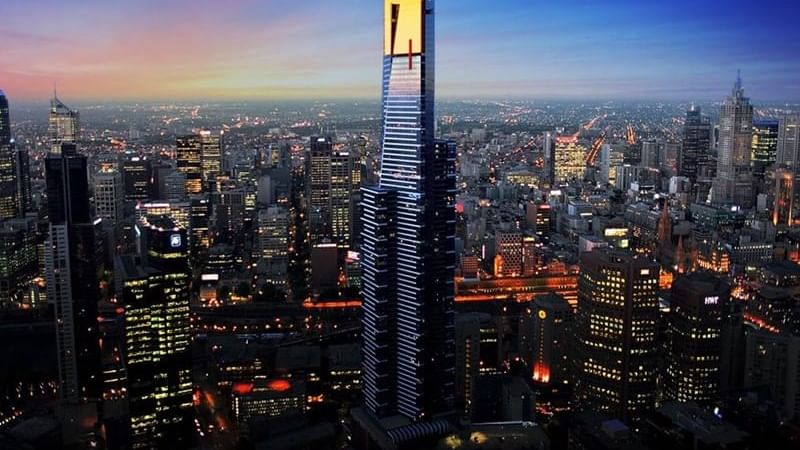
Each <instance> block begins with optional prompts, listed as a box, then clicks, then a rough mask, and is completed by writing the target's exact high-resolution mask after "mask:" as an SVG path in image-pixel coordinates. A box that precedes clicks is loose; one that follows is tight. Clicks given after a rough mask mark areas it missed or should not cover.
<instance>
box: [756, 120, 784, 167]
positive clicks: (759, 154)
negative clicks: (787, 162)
mask: <svg viewBox="0 0 800 450" xmlns="http://www.w3.org/2000/svg"><path fill="white" fill-rule="evenodd" d="M751 147H752V155H751V162H752V164H753V175H755V176H757V177H759V178H763V176H764V170H765V169H766V168H767V167H769V166H771V165H772V164H774V163H775V160H776V158H777V156H778V120H777V119H758V120H753V143H752V146H751Z"/></svg>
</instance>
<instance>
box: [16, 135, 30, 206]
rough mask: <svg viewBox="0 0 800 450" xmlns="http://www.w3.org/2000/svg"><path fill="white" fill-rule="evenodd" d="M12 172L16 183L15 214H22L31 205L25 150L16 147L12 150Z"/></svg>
mask: <svg viewBox="0 0 800 450" xmlns="http://www.w3.org/2000/svg"><path fill="white" fill-rule="evenodd" d="M14 172H15V175H16V183H17V192H16V194H17V215H19V216H24V215H25V213H26V212H28V211H30V209H31V207H32V206H33V198H32V193H31V163H30V158H29V157H28V151H27V150H25V149H21V148H18V149H16V151H14Z"/></svg>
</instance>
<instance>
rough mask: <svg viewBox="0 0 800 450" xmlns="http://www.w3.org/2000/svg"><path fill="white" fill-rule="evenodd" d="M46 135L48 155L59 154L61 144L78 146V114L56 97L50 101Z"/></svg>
mask: <svg viewBox="0 0 800 450" xmlns="http://www.w3.org/2000/svg"><path fill="white" fill-rule="evenodd" d="M47 134H48V136H49V138H50V153H61V144H75V145H77V144H78V140H79V139H80V114H79V113H78V111H73V110H71V109H69V107H67V105H65V104H64V103H62V102H61V100H59V99H58V97H56V95H55V92H54V93H53V98H52V100H50V117H49V121H48V130H47Z"/></svg>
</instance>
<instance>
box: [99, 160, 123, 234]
mask: <svg viewBox="0 0 800 450" xmlns="http://www.w3.org/2000/svg"><path fill="white" fill-rule="evenodd" d="M124 201H125V192H124V187H123V184H122V174H120V173H119V172H109V173H100V174H97V175H95V177H94V210H95V217H97V218H99V219H103V220H107V221H110V222H111V223H113V224H114V225H115V226H116V225H119V224H121V223H122V219H123V217H124V211H123V210H122V207H123V205H124Z"/></svg>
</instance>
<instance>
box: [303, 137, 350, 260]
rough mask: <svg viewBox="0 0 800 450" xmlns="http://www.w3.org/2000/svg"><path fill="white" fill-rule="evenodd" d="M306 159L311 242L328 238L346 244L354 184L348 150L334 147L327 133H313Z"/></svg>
mask: <svg viewBox="0 0 800 450" xmlns="http://www.w3.org/2000/svg"><path fill="white" fill-rule="evenodd" d="M306 161H307V164H306V171H307V173H308V174H309V180H310V181H309V183H308V188H307V198H308V204H309V206H308V215H309V217H308V220H309V232H310V234H311V244H312V245H316V244H318V243H321V242H323V241H325V240H326V239H328V240H330V241H331V242H335V243H337V244H339V245H340V246H347V244H348V242H349V241H350V217H351V215H350V206H351V205H350V195H351V192H352V191H351V189H352V187H353V185H352V180H351V177H352V175H353V171H352V161H351V157H350V153H349V152H347V151H343V150H341V149H339V148H337V146H335V145H334V144H333V142H332V141H331V139H330V138H329V137H312V138H311V148H310V149H309V152H308V155H307V158H306Z"/></svg>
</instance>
